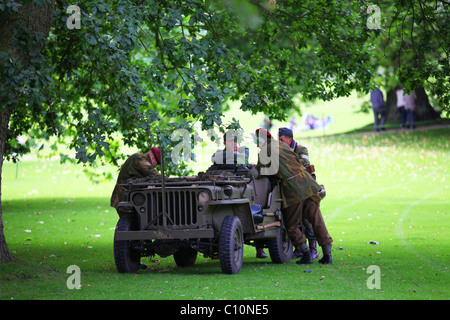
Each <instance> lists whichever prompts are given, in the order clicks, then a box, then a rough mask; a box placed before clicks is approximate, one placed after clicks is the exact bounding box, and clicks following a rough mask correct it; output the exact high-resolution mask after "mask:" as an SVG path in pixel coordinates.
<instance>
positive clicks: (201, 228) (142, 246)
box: [114, 170, 292, 274]
mask: <svg viewBox="0 0 450 320" xmlns="http://www.w3.org/2000/svg"><path fill="white" fill-rule="evenodd" d="M122 187H123V188H124V189H125V190H126V199H127V200H126V201H122V202H120V203H119V205H118V208H117V209H118V212H119V215H120V218H119V221H118V223H117V227H116V231H115V234H114V259H115V263H116V267H117V270H118V271H119V272H120V273H134V272H137V271H138V270H139V269H140V268H141V266H142V265H141V263H140V260H141V257H146V256H155V255H158V256H160V257H162V258H164V257H168V256H170V255H173V256H174V260H175V263H176V264H177V266H190V265H193V264H194V263H195V260H196V257H197V254H198V252H200V253H201V254H203V255H204V257H208V258H211V259H219V260H220V266H221V269H222V272H223V273H225V274H236V273H239V271H240V269H241V266H242V261H243V249H244V244H246V245H250V246H260V247H265V248H268V251H269V254H270V258H271V260H272V262H273V263H278V264H279V263H287V262H289V261H290V260H291V256H292V244H291V242H290V240H289V237H288V234H287V231H286V229H285V228H284V226H283V219H282V214H281V208H282V198H281V194H280V187H279V185H278V183H276V184H272V183H271V181H270V180H269V179H268V178H262V179H256V178H254V177H247V176H246V175H245V172H238V171H236V170H234V171H230V170H229V171H214V170H213V171H206V172H205V173H199V175H198V176H195V177H184V178H164V177H163V178H160V177H148V178H143V179H138V180H134V181H129V183H127V184H123V185H122Z"/></svg>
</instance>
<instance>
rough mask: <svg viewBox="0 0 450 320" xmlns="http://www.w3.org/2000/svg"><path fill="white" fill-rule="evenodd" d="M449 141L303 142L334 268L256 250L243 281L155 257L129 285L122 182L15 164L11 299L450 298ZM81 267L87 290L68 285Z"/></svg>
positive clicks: (211, 264)
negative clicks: (121, 242) (113, 200)
mask: <svg viewBox="0 0 450 320" xmlns="http://www.w3.org/2000/svg"><path fill="white" fill-rule="evenodd" d="M449 138H450V135H449V131H448V129H440V130H430V131H415V132H403V133H394V134H381V135H373V134H359V135H344V136H336V137H322V138H314V139H308V140H304V141H303V142H304V144H306V145H307V146H308V148H309V150H310V158H311V159H313V161H312V162H313V163H314V164H315V167H316V172H317V176H318V180H319V182H320V183H323V184H325V186H326V189H327V197H326V198H325V200H324V201H323V202H322V204H321V208H322V212H323V215H324V218H325V221H326V224H327V227H328V229H329V231H330V234H331V236H332V237H333V239H334V246H333V252H332V253H333V262H334V263H333V265H327V266H322V265H319V264H318V263H317V262H316V263H315V264H313V265H308V266H299V265H296V264H295V262H294V261H291V263H289V264H285V265H274V264H272V263H270V260H259V259H256V258H255V250H254V248H252V247H246V248H245V251H244V264H243V267H242V270H241V272H240V273H239V274H237V275H232V276H230V275H224V274H222V273H221V272H220V265H219V261H218V260H210V259H204V258H203V257H200V256H199V258H198V259H197V263H196V264H195V266H192V267H188V268H178V267H177V266H176V265H175V262H174V261H173V259H172V258H171V257H170V258H164V259H162V258H159V257H155V258H154V259H153V260H152V261H150V260H149V259H145V261H143V262H145V263H147V264H148V266H149V268H148V269H147V270H142V271H139V273H138V274H131V275H121V274H118V273H117V271H116V270H115V265H114V259H113V252H112V247H113V233H114V227H115V224H116V222H117V216H116V213H115V212H114V209H112V208H110V207H109V196H110V193H111V191H112V189H113V182H101V183H98V184H92V183H91V182H89V181H88V179H87V178H86V177H85V176H84V175H83V174H82V173H81V167H76V166H70V165H60V164H59V163H58V162H57V161H56V160H37V159H35V158H33V157H29V158H28V159H27V160H26V161H24V162H21V163H20V164H19V167H18V171H17V172H18V174H17V177H16V169H17V167H16V165H15V164H12V163H5V164H4V169H3V181H2V204H3V218H4V222H5V235H6V239H7V242H8V244H9V248H10V250H11V251H12V253H13V255H14V261H13V262H12V263H10V264H8V265H0V298H1V299H6V300H10V299H15V300H17V299H172V300H176V299H190V300H215V299H239V300H244V299H248V300H250V299H268V300H276V299H349V300H353V299H389V300H391V299H444V300H446V299H449V297H450V289H449V288H450V286H449V284H450V283H449V280H450V276H449V270H448V266H449V260H450V259H449V252H450V250H449V249H450V248H449V247H450V242H449V239H450V237H449V227H450V219H449V213H450V212H449V211H450V205H449V200H448V199H449V198H450V192H449V188H448V184H449V183H448V182H449V180H450V174H449V163H450V153H449V147H450V145H449V141H450V139H449ZM369 241H377V242H379V244H378V245H373V244H369V243H368V242H369ZM73 264H75V265H78V266H79V267H80V269H81V284H82V287H81V289H80V290H69V289H68V288H67V286H66V281H67V278H68V277H69V276H70V274H67V273H66V270H67V267H68V266H70V265H73ZM371 265H377V266H379V267H380V271H381V289H372V290H371V289H368V288H367V280H368V277H369V276H370V275H371V274H368V273H367V268H368V267H369V266H371ZM305 270H311V272H309V273H305V272H304V271H305Z"/></svg>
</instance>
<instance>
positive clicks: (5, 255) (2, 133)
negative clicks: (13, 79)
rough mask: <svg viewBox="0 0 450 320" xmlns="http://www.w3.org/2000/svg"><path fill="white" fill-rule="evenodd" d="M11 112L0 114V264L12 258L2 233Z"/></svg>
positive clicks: (4, 111)
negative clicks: (6, 145) (7, 134)
mask: <svg viewBox="0 0 450 320" xmlns="http://www.w3.org/2000/svg"><path fill="white" fill-rule="evenodd" d="M10 117H11V110H9V109H5V110H3V111H2V113H1V114H0V262H1V263H8V262H9V261H11V259H12V256H11V253H10V252H9V249H8V245H7V244H6V239H5V234H4V233H3V210H2V203H1V198H2V171H1V170H2V168H3V152H4V150H5V143H6V133H7V131H8V124H9V119H10Z"/></svg>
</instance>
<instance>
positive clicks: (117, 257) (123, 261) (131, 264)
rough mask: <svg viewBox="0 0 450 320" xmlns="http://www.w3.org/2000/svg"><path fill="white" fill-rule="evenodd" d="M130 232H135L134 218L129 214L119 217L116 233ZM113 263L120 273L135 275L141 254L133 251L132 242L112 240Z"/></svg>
mask: <svg viewBox="0 0 450 320" xmlns="http://www.w3.org/2000/svg"><path fill="white" fill-rule="evenodd" d="M132 230H137V227H136V222H135V219H134V217H133V216H132V215H129V214H128V215H123V216H121V217H120V219H119V221H118V222H117V226H116V232H117V231H132ZM114 238H115V237H114ZM114 261H115V263H116V268H117V271H119V272H120V273H136V272H137V271H138V270H139V269H140V261H141V254H140V252H139V251H137V250H135V249H133V241H130V240H116V239H114Z"/></svg>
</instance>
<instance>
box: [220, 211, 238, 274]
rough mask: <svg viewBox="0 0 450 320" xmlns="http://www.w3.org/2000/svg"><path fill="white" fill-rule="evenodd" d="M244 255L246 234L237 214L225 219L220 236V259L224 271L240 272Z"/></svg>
mask: <svg viewBox="0 0 450 320" xmlns="http://www.w3.org/2000/svg"><path fill="white" fill-rule="evenodd" d="M243 256H244V234H243V232H242V225H241V221H240V220H239V218H238V217H236V216H226V217H225V219H223V222H222V227H221V230H220V238H219V259H220V267H221V268H222V272H223V273H225V274H236V273H239V271H240V270H241V266H242V259H243Z"/></svg>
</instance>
